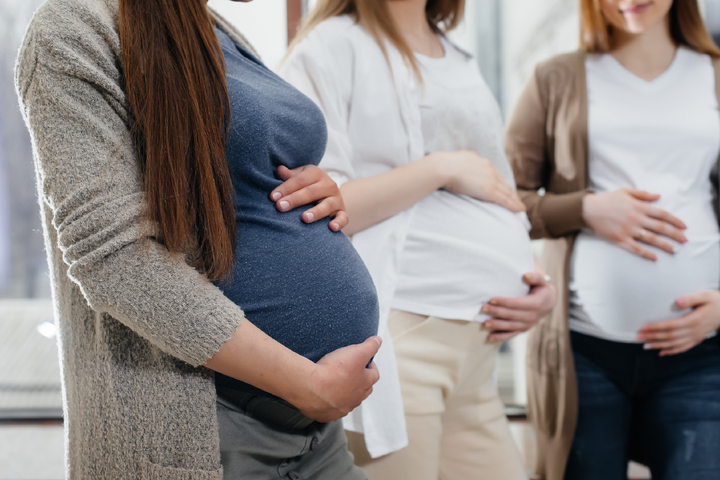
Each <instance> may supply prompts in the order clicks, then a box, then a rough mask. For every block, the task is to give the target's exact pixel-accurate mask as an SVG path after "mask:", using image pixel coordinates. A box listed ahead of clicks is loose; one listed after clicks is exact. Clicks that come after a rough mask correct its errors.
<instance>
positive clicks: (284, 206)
mask: <svg viewBox="0 0 720 480" xmlns="http://www.w3.org/2000/svg"><path fill="white" fill-rule="evenodd" d="M289 206H290V203H288V202H286V201H285V200H283V201H282V202H280V211H281V212H284V211H285V210H287V209H288V207H289Z"/></svg>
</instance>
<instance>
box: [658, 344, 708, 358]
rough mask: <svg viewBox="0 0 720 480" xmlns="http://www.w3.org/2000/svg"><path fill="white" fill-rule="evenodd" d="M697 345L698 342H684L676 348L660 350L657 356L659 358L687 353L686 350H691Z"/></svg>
mask: <svg viewBox="0 0 720 480" xmlns="http://www.w3.org/2000/svg"><path fill="white" fill-rule="evenodd" d="M698 343H699V342H686V343H683V344H681V345H678V346H677V347H673V348H666V349H663V350H660V352H659V353H658V355H660V356H661V357H666V356H668V355H677V354H678V353H683V352H687V351H688V350H690V349H691V348H693V347H694V346H695V345H697V344H698Z"/></svg>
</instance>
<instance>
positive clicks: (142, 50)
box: [17, 0, 379, 480]
mask: <svg viewBox="0 0 720 480" xmlns="http://www.w3.org/2000/svg"><path fill="white" fill-rule="evenodd" d="M17 87H18V94H19V97H20V101H21V106H22V110H23V113H24V115H25V119H26V121H27V124H28V127H29V129H30V132H31V135H32V140H33V145H34V153H35V162H36V163H35V165H36V169H37V179H38V188H39V197H40V200H41V209H42V216H43V221H44V225H45V239H46V247H47V251H48V258H49V263H50V268H51V272H52V284H53V298H54V301H55V308H56V316H57V322H58V325H59V332H60V334H59V344H60V352H61V364H62V374H63V394H64V405H65V426H66V432H67V435H68V439H67V440H68V445H67V459H68V474H67V476H68V478H69V479H72V480H75V479H92V480H95V479H108V480H116V479H120V478H127V479H168V480H177V479H185V480H219V479H221V478H223V475H224V477H225V478H228V479H230V478H231V479H237V478H243V479H258V480H266V479H269V478H291V479H298V478H318V479H326V480H337V479H339V478H342V479H363V478H366V477H365V475H364V474H363V473H362V471H360V469H358V468H357V467H355V466H353V464H352V457H351V456H350V455H349V454H348V452H347V450H346V440H345V436H344V434H343V431H342V426H341V423H340V422H339V421H337V420H338V419H339V418H340V417H342V416H343V415H345V414H347V412H348V411H350V410H351V409H352V408H354V407H355V406H357V405H358V404H359V403H360V401H361V400H362V399H363V398H365V397H366V396H367V395H368V394H369V393H370V391H371V390H372V385H373V383H374V382H375V381H376V380H377V378H378V372H377V369H376V367H375V366H374V365H370V366H369V367H368V363H369V362H370V360H371V358H372V357H373V356H374V355H375V353H376V352H377V350H378V348H379V339H377V338H376V337H373V335H375V332H376V330H377V322H378V305H377V297H376V293H375V288H374V286H373V283H372V279H371V278H370V276H369V274H368V272H367V270H366V269H365V267H364V265H363V264H362V260H361V259H360V258H359V256H358V255H357V253H356V252H355V250H354V249H353V247H352V245H351V244H350V242H349V241H348V240H347V238H346V237H345V236H344V235H343V234H342V233H341V232H339V231H338V230H339V229H340V228H342V227H343V226H344V225H345V223H346V219H347V217H346V214H345V213H344V212H343V205H342V200H341V197H340V196H339V192H338V190H337V186H336V185H335V183H334V182H333V181H331V180H330V179H329V178H328V177H327V176H326V175H325V174H324V173H322V172H321V171H320V170H319V169H318V168H317V167H316V166H315V165H316V164H317V163H318V162H319V161H320V158H321V157H322V155H323V152H324V149H325V143H326V128H325V123H324V121H323V118H322V113H321V112H320V111H319V110H318V109H317V107H315V105H314V104H313V103H312V101H310V100H309V99H307V98H306V97H304V96H303V95H302V94H300V93H299V92H298V91H297V90H295V89H294V88H293V87H291V86H290V85H288V84H287V83H285V82H284V81H282V80H281V79H280V78H279V77H277V76H276V75H274V74H272V73H271V72H270V71H269V70H268V69H267V68H266V67H265V66H264V65H263V64H262V63H261V62H260V61H259V60H258V59H257V57H256V55H255V54H254V53H253V51H252V49H251V48H250V47H249V46H248V44H247V43H246V42H245V41H244V39H243V38H242V36H241V35H240V34H239V33H238V32H237V31H235V30H234V29H233V28H231V27H230V26H229V25H228V24H227V23H226V22H225V21H223V20H222V19H221V18H219V17H217V16H216V15H214V14H213V13H212V12H209V11H208V9H207V6H206V4H205V2H204V1H203V0H184V1H166V0H120V1H119V2H118V1H116V0H49V1H48V2H46V3H45V4H44V5H43V6H42V7H41V8H40V10H39V11H38V12H37V13H36V15H35V17H34V18H33V20H32V23H31V24H30V26H29V29H28V31H27V35H26V38H25V41H24V43H23V46H22V48H21V51H20V57H19V61H18V70H17ZM288 167H289V168H288ZM276 172H277V174H278V175H279V176H280V177H281V178H280V179H278V178H276V177H275V173H276ZM283 180H287V182H285V183H283ZM315 202H319V203H318V204H317V205H316V206H313V207H312V208H309V205H310V204H313V203H315ZM303 205H304V206H303ZM295 207H302V208H295ZM328 215H330V216H334V219H333V220H332V221H328V220H325V221H318V222H316V223H309V224H306V223H307V222H312V221H313V220H320V219H321V218H323V217H326V216H328ZM328 227H330V228H328ZM211 281H214V282H215V283H216V284H217V286H215V285H213V283H212V282H211ZM218 287H219V288H218ZM241 307H242V309H244V312H243V310H241ZM251 322H252V323H251ZM353 344H359V345H353ZM212 370H215V371H216V372H219V373H218V374H217V375H215V374H214V373H213V372H212Z"/></svg>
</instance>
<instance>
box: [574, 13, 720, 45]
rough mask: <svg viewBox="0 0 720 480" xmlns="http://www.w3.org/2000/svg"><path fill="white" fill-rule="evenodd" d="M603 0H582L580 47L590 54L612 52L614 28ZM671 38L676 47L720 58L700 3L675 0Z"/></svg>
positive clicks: (671, 22)
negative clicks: (704, 19)
mask: <svg viewBox="0 0 720 480" xmlns="http://www.w3.org/2000/svg"><path fill="white" fill-rule="evenodd" d="M601 1H602V0H580V48H582V49H583V50H585V51H587V52H590V53H606V52H609V51H610V35H611V33H612V27H611V25H610V24H609V23H608V21H607V20H606V19H605V16H604V15H603V13H602V9H601V8H600V2H601ZM669 16H670V35H671V36H672V39H673V40H674V41H675V43H676V44H677V45H684V46H686V47H689V48H691V49H693V50H695V51H696V52H700V53H705V54H707V55H710V56H712V57H715V58H720V50H718V47H717V46H716V45H715V43H714V42H713V40H712V37H710V34H709V33H708V31H707V28H705V23H703V20H702V16H701V15H700V8H699V7H698V3H697V0H674V1H673V4H672V7H670V13H669Z"/></svg>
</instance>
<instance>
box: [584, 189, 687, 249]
mask: <svg viewBox="0 0 720 480" xmlns="http://www.w3.org/2000/svg"><path fill="white" fill-rule="evenodd" d="M659 198H660V195H657V194H653V193H648V192H644V191H642V190H634V189H631V188H622V189H620V190H615V191H614V192H608V193H602V194H598V195H595V194H590V195H585V197H584V198H583V205H582V209H583V218H584V219H585V223H587V225H588V226H589V227H590V228H591V229H592V230H593V231H594V232H595V233H596V234H597V235H599V236H600V237H602V238H604V239H605V240H608V241H610V242H612V243H614V244H615V245H618V246H619V247H622V248H624V249H626V250H628V251H630V252H632V253H634V254H635V255H639V256H640V257H643V258H647V259H648V260H652V261H656V260H657V256H656V255H655V254H654V253H652V252H650V251H648V250H647V249H645V248H643V247H642V246H641V245H640V243H641V242H642V243H645V244H647V245H652V246H654V247H657V248H659V249H661V250H665V251H666V252H668V253H670V254H673V253H675V249H674V247H673V246H672V245H671V244H670V243H668V242H667V241H666V240H664V239H663V238H662V237H666V238H670V239H673V240H675V241H676V242H678V243H685V242H687V238H685V235H683V233H682V230H684V229H685V224H684V223H683V222H682V221H680V219H678V218H677V217H675V216H673V215H671V214H669V213H668V212H666V211H665V210H662V209H660V208H656V207H653V206H652V205H650V202H654V201H656V200H658V199H659Z"/></svg>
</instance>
